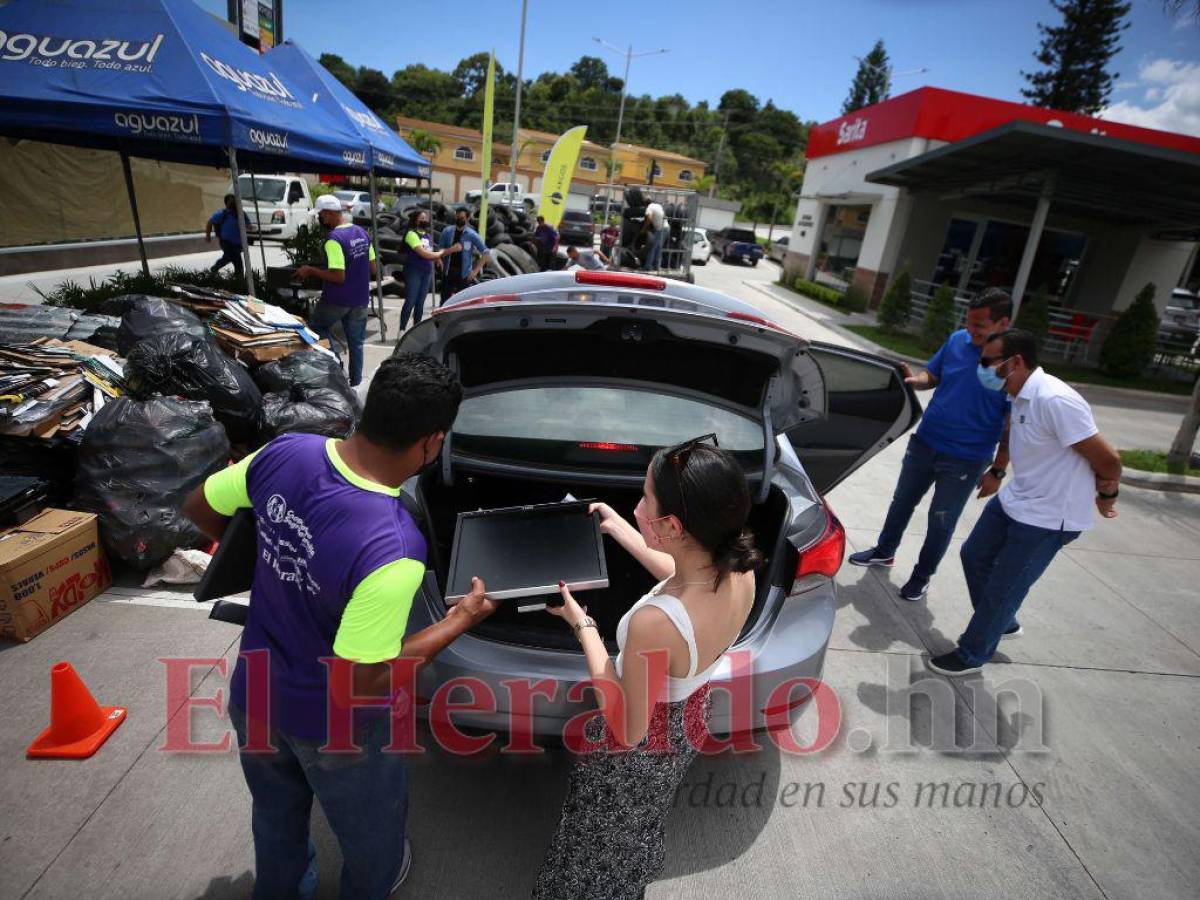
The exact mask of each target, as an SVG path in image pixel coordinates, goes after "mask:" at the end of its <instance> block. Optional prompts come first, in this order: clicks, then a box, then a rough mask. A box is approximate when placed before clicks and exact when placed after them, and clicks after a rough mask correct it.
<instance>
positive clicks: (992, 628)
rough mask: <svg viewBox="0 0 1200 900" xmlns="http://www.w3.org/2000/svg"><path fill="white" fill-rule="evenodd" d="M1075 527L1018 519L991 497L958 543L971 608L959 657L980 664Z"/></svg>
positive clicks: (1075, 533)
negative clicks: (1054, 527)
mask: <svg viewBox="0 0 1200 900" xmlns="http://www.w3.org/2000/svg"><path fill="white" fill-rule="evenodd" d="M1077 537H1079V532H1078V531H1063V530H1062V529H1059V530H1058V531H1054V530H1052V529H1050V528H1039V527H1037V526H1036V525H1026V524H1024V523H1023V522H1018V521H1017V520H1016V519H1014V518H1012V517H1011V516H1010V515H1009V514H1008V513H1006V512H1005V511H1004V507H1003V506H1001V505H1000V498H999V497H993V498H992V499H991V500H990V501H989V502H988V505H987V506H985V507H984V508H983V513H982V515H980V517H979V521H978V522H976V523H975V528H974V529H972V531H971V536H970V537H968V538H967V542H966V543H965V544H963V548H962V553H961V554H960V555H961V556H962V564H963V574H965V575H966V576H967V590H968V591H969V592H970V594H971V606H973V607H974V608H975V612H974V613H973V614H972V615H971V621H970V622H968V623H967V630H966V631H964V632H963V633H962V637H960V638H959V639H958V655H959V656H961V657H962V659H963V662H965V663H967V664H968V665H972V666H980V665H983V664H984V663H985V662H987V661H988V660H989V659H991V658H992V655H993V654H994V653H995V652H996V646H997V645H998V644H999V643H1000V637H1001V635H1003V634H1004V632H1005V631H1007V630H1008V629H1010V628H1012V627H1013V626H1014V625H1016V624H1017V610H1019V609H1020V608H1021V604H1022V603H1023V602H1024V601H1025V595H1026V594H1028V593H1029V589H1030V588H1031V587H1033V584H1034V582H1035V581H1037V580H1038V579H1039V578H1041V577H1042V573H1043V572H1045V571H1046V567H1047V566H1049V565H1050V561H1051V560H1052V559H1054V555H1055V554H1056V553H1058V551H1059V550H1060V549H1061V548H1063V547H1065V546H1067V544H1069V543H1071V541H1073V540H1075V538H1077Z"/></svg>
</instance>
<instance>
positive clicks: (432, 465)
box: [417, 445, 442, 475]
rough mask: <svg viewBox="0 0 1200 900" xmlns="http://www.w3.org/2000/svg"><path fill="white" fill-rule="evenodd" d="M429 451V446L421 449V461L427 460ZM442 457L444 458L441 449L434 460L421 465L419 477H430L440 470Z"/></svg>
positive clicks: (434, 456)
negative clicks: (429, 475) (426, 456)
mask: <svg viewBox="0 0 1200 900" xmlns="http://www.w3.org/2000/svg"><path fill="white" fill-rule="evenodd" d="M428 449H429V448H428V445H426V446H425V447H423V448H421V459H425V454H426V453H427V452H428ZM441 457H442V451H441V448H439V449H438V452H437V453H435V454H434V455H433V459H431V460H430V461H429V462H424V463H422V464H421V468H419V469H418V470H417V474H418V475H428V474H432V473H434V472H436V471H437V469H438V466H439V465H440V464H441V461H442V460H441Z"/></svg>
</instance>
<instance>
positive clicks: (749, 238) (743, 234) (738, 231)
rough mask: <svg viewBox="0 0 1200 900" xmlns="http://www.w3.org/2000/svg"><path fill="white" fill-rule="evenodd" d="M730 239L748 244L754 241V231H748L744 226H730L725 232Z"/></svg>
mask: <svg viewBox="0 0 1200 900" xmlns="http://www.w3.org/2000/svg"><path fill="white" fill-rule="evenodd" d="M725 233H726V234H727V235H728V236H729V239H730V240H731V241H745V242H746V243H748V244H753V243H754V240H755V238H754V232H753V231H748V230H747V229H745V228H731V229H730V230H729V231H727V232H725Z"/></svg>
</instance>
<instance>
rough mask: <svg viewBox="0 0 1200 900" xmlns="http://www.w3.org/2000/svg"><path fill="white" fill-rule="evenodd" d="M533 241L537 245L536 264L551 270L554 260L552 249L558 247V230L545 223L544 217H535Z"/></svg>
mask: <svg viewBox="0 0 1200 900" xmlns="http://www.w3.org/2000/svg"><path fill="white" fill-rule="evenodd" d="M533 239H534V240H535V241H537V245H538V264H539V265H540V266H541V267H542V268H543V269H549V268H551V263H552V262H553V260H554V248H555V247H557V246H558V229H557V228H555V227H554V226H553V225H549V224H547V222H546V219H545V217H543V216H538V217H537V228H535V229H534V230H533Z"/></svg>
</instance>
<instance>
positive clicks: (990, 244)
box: [784, 87, 1200, 319]
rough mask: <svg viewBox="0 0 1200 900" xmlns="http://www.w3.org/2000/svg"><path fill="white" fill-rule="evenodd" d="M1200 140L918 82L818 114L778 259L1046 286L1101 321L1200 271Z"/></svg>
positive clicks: (833, 279)
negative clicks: (1149, 291) (848, 108)
mask: <svg viewBox="0 0 1200 900" xmlns="http://www.w3.org/2000/svg"><path fill="white" fill-rule="evenodd" d="M1198 241H1200V138H1194V137H1188V136H1185V135H1181V134H1172V133H1168V132H1163V131H1155V130H1152V129H1147V128H1138V127H1134V126H1131V125H1123V124H1120V123H1117V122H1109V121H1106V120H1103V119H1096V118H1091V117H1088V116H1082V115H1076V114H1073V113H1065V112H1058V111H1055V110H1048V109H1041V108H1038V107H1033V106H1026V105H1023V104H1018V103H1010V102H1006V101H1001V100H993V99H989V98H987V97H979V96H974V95H971V94H963V93H958V92H955V91H947V90H942V89H939V88H931V87H925V88H920V89H918V90H915V91H912V92H910V93H907V94H903V95H901V96H899V97H894V98H892V99H889V100H885V101H883V102H882V103H878V104H876V105H874V106H869V107H866V108H865V109H862V110H859V111H857V112H854V113H851V114H849V115H845V116H842V117H840V118H837V119H834V120H833V121H831V122H826V123H824V124H822V125H819V126H817V127H815V128H814V129H813V130H812V132H811V134H810V136H809V143H808V167H807V170H806V172H805V177H804V184H803V187H802V188H801V195H800V201H799V204H798V206H797V209H796V219H795V223H794V225H793V228H792V236H791V240H790V252H788V254H787V257H786V260H785V264H784V265H785V271H786V272H787V274H788V276H789V277H790V278H794V277H796V276H798V275H803V276H805V277H807V278H809V279H813V280H819V281H826V282H830V283H833V284H839V285H849V284H854V285H857V286H858V287H859V288H860V289H861V290H862V291H864V292H865V293H866V295H867V296H868V297H869V298H870V304H871V306H876V305H878V303H879V301H880V299H881V298H882V296H883V293H884V291H885V289H886V287H887V285H888V282H889V280H890V279H891V278H892V277H893V276H894V275H896V274H897V273H899V272H900V271H901V270H902V269H903V268H905V267H907V268H908V270H909V271H910V273H911V275H912V278H913V279H914V284H915V286H916V290H917V291H919V292H925V293H927V292H928V291H930V290H932V289H933V288H934V287H935V286H937V285H940V284H942V283H944V282H949V284H950V285H951V286H952V287H953V288H955V290H956V294H957V296H958V297H959V298H965V297H970V296H972V295H973V294H975V293H977V292H978V291H980V290H982V289H983V288H986V287H992V286H998V287H1003V288H1005V289H1007V290H1009V291H1011V292H1012V294H1013V297H1014V300H1016V301H1017V302H1018V303H1019V302H1020V299H1021V298H1022V297H1023V296H1024V295H1025V294H1026V292H1033V291H1039V292H1045V293H1048V294H1049V295H1050V302H1051V306H1052V307H1055V308H1058V309H1060V310H1064V311H1068V312H1074V313H1082V314H1087V315H1090V316H1094V317H1096V318H1098V319H1104V318H1111V316H1112V314H1113V313H1114V312H1119V311H1120V310H1122V309H1124V308H1125V307H1126V306H1128V305H1129V303H1130V302H1131V301H1132V300H1133V298H1134V296H1135V295H1136V294H1137V292H1138V291H1139V290H1141V289H1142V287H1144V286H1145V285H1146V283H1147V282H1153V283H1154V284H1155V285H1156V287H1157V291H1156V293H1155V303H1156V305H1157V306H1158V307H1159V309H1160V310H1161V309H1162V308H1163V307H1164V306H1165V305H1166V302H1167V298H1169V297H1170V295H1171V291H1172V290H1173V289H1174V288H1175V287H1176V286H1177V285H1179V284H1180V282H1181V281H1182V280H1184V278H1185V276H1188V277H1194V276H1196V275H1200V269H1198V268H1197V263H1196V256H1197V246H1198V244H1197V242H1198Z"/></svg>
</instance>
